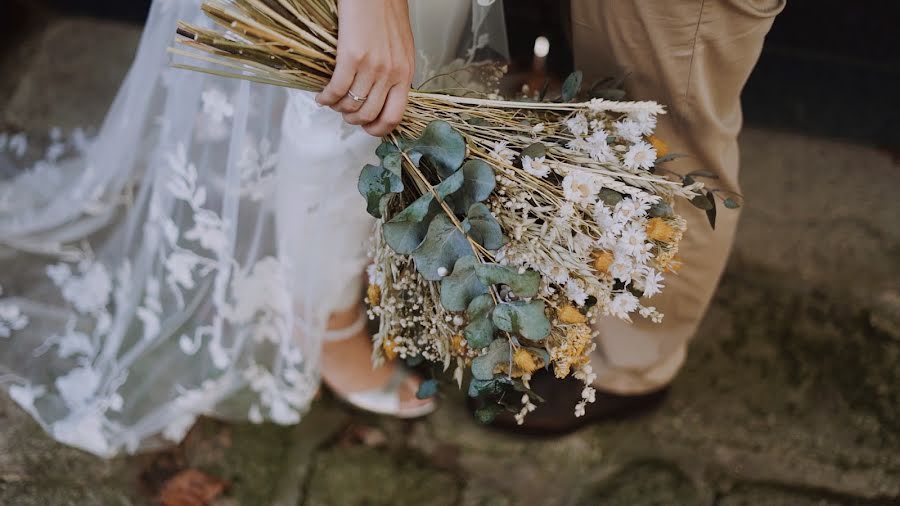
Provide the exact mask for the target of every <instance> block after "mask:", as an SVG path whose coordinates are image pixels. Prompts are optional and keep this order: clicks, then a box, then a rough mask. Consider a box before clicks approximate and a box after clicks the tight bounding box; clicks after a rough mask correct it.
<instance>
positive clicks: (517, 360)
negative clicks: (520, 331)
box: [513, 348, 540, 374]
mask: <svg viewBox="0 0 900 506" xmlns="http://www.w3.org/2000/svg"><path fill="white" fill-rule="evenodd" d="M513 363H514V364H516V367H518V368H519V369H520V370H521V371H522V372H523V373H525V374H531V373H533V372H534V371H536V370H538V369H539V368H540V366H539V365H538V363H537V361H535V359H534V355H532V354H531V352H530V351H528V350H526V349H524V348H519V349H518V350H516V352H515V353H514V354H513Z"/></svg>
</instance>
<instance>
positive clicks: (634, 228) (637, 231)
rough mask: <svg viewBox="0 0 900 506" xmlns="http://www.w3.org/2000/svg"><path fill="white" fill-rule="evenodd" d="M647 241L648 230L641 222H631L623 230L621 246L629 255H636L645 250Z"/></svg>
mask: <svg viewBox="0 0 900 506" xmlns="http://www.w3.org/2000/svg"><path fill="white" fill-rule="evenodd" d="M646 242H647V231H646V230H644V227H643V226H642V225H641V224H640V223H634V222H632V223H629V224H628V225H627V226H626V227H625V229H624V230H623V231H622V238H621V240H620V241H619V247H620V248H622V250H623V251H625V252H626V253H627V254H628V256H631V257H633V256H635V255H636V254H638V253H642V252H643V248H644V244H646Z"/></svg>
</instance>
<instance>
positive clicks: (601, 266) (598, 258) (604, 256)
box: [594, 251, 614, 273]
mask: <svg viewBox="0 0 900 506" xmlns="http://www.w3.org/2000/svg"><path fill="white" fill-rule="evenodd" d="M613 260H614V258H613V254H612V251H595V252H594V270H596V271H597V272H599V273H605V272H609V266H610V265H612V263H613Z"/></svg>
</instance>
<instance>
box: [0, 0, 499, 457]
mask: <svg viewBox="0 0 900 506" xmlns="http://www.w3.org/2000/svg"><path fill="white" fill-rule="evenodd" d="M199 5H200V1H199V0H154V2H153V6H152V9H151V12H150V16H149V18H148V23H147V25H146V27H145V30H144V34H143V37H142V39H141V44H140V47H139V49H138V52H137V55H136V58H135V61H134V64H133V66H132V68H131V70H130V72H129V74H128V76H127V77H126V79H125V81H124V83H123V85H122V87H121V89H120V92H119V94H118V96H117V98H116V99H115V102H114V103H113V105H112V107H111V109H110V111H109V113H108V115H107V118H106V120H105V122H104V124H103V126H102V128H101V129H100V130H99V132H98V133H97V135H96V136H95V137H94V138H93V139H92V140H87V139H86V138H85V136H84V135H83V134H82V133H81V132H80V131H78V132H73V133H72V134H71V135H63V134H62V133H60V132H51V135H50V140H49V147H48V148H47V149H46V151H43V152H39V153H36V152H35V151H36V148H35V143H34V142H32V143H31V146H29V145H28V144H29V143H28V138H27V137H26V136H24V135H23V134H14V133H10V132H7V133H0V286H3V287H4V288H5V293H0V386H3V387H4V388H5V389H6V390H7V391H8V393H9V395H10V396H11V397H12V399H13V400H15V401H16V402H17V403H18V404H19V405H20V406H21V407H22V408H23V409H25V410H27V411H28V412H29V413H30V414H31V415H32V416H33V417H34V419H35V420H36V421H37V422H38V423H40V424H41V426H42V427H43V428H44V429H45V430H46V431H47V432H48V433H50V434H51V435H52V436H53V437H54V438H56V439H58V440H59V441H62V442H64V443H67V444H70V445H73V446H76V447H79V448H82V449H84V450H87V451H89V452H92V453H95V454H97V455H100V456H111V455H115V454H116V453H119V452H121V451H127V452H136V451H140V450H146V449H153V448H158V447H160V446H163V445H169V444H172V443H174V442H178V441H180V440H181V439H182V438H183V437H184V435H185V434H186V432H187V430H188V429H189V428H190V427H191V425H192V424H193V423H194V421H195V420H196V418H197V417H198V416H199V415H211V416H217V417H221V418H226V419H233V420H244V419H248V420H250V421H252V422H254V423H260V422H263V421H272V422H275V423H279V424H292V423H296V422H297V421H298V420H299V419H300V416H301V414H302V413H303V412H304V411H305V410H306V409H307V408H308V406H309V403H310V401H311V399H312V397H313V395H314V393H315V391H316V389H317V387H318V372H319V371H318V364H319V352H320V346H321V337H322V334H323V331H324V326H325V321H326V319H327V317H328V315H329V314H330V313H331V312H333V311H335V310H339V309H342V308H346V307H347V306H348V305H350V304H351V303H354V301H358V300H359V290H360V288H361V286H360V282H361V278H360V275H361V273H362V272H363V270H364V268H365V265H366V256H365V243H366V240H367V237H368V235H369V233H370V226H371V222H370V218H369V217H368V215H367V214H366V213H365V205H364V202H363V200H362V197H360V196H359V194H358V193H357V190H356V180H357V175H358V173H359V170H360V168H361V167H362V166H363V165H364V164H365V163H368V162H370V161H372V159H373V158H374V150H375V147H376V146H377V144H378V140H377V139H374V138H372V137H369V136H368V135H367V134H365V133H364V132H363V131H362V130H361V129H358V128H354V127H349V126H347V125H345V124H343V123H342V121H341V118H340V116H339V115H338V114H336V113H334V112H332V111H330V110H329V109H321V108H318V107H316V106H315V105H314V102H313V101H312V96H311V95H310V94H307V93H303V92H288V91H286V90H283V89H279V88H275V87H268V86H262V85H255V84H250V83H246V82H237V81H230V80H227V79H222V78H217V77H211V76H206V75H201V74H196V73H191V72H187V71H181V70H173V69H171V68H169V58H168V56H167V54H166V48H167V47H168V46H169V45H170V44H171V42H172V40H173V37H174V30H175V26H176V22H177V21H178V20H188V21H192V22H196V23H206V20H205V19H203V16H202V15H201V14H200V10H199ZM410 7H411V16H412V22H413V26H414V31H415V34H416V41H417V46H418V50H419V54H420V58H419V62H418V65H419V72H418V76H419V80H420V81H422V80H424V79H425V78H427V77H429V76H430V75H433V74H434V73H436V72H438V71H439V70H440V69H442V68H445V67H446V66H447V65H452V64H457V63H458V62H459V61H460V59H461V60H463V61H470V62H471V61H473V60H475V59H484V58H497V57H502V56H504V55H505V53H506V47H505V32H504V26H503V16H502V7H501V6H500V2H494V1H492V0H474V1H472V0H452V1H445V0H441V1H440V2H438V1H436V0H412V1H411V2H410ZM35 266H36V267H35ZM298 327H299V331H298V332H295V329H297V328H298ZM295 334H299V335H302V338H301V339H296V338H295Z"/></svg>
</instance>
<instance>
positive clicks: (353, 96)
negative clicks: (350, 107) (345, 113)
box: [347, 91, 369, 103]
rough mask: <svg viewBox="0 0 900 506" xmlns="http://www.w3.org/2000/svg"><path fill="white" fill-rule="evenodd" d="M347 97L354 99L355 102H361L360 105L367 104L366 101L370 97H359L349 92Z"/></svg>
mask: <svg viewBox="0 0 900 506" xmlns="http://www.w3.org/2000/svg"><path fill="white" fill-rule="evenodd" d="M347 96H348V97H350V98H352V99H353V101H354V102H360V103H362V102H365V101H366V100H368V99H369V97H361V96H359V95H357V94H356V93H353V92H352V91H348V92H347Z"/></svg>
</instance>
